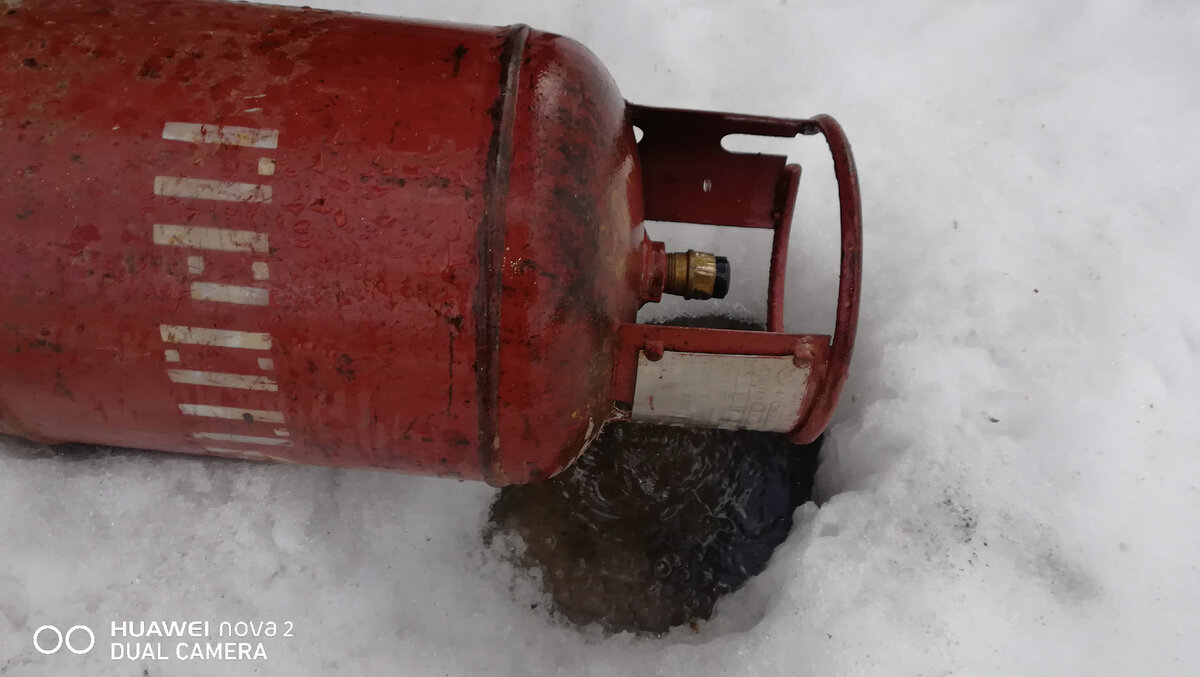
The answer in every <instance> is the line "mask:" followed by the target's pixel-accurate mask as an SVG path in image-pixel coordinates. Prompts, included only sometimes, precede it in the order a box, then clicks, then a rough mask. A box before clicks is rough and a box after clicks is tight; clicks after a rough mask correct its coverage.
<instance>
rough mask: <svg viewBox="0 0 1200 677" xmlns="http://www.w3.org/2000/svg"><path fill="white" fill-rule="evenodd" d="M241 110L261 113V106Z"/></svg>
mask: <svg viewBox="0 0 1200 677" xmlns="http://www.w3.org/2000/svg"><path fill="white" fill-rule="evenodd" d="M242 112H243V113H261V112H262V108H247V109H246V110H244V111H242Z"/></svg>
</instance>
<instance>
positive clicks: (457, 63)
mask: <svg viewBox="0 0 1200 677" xmlns="http://www.w3.org/2000/svg"><path fill="white" fill-rule="evenodd" d="M466 55H467V46H466V45H464V44H461V43H459V45H458V46H457V47H455V48H454V51H453V52H451V53H450V58H451V59H452V60H453V61H454V71H453V75H454V77H458V69H459V68H460V67H461V66H462V60H463V57H464V56H466Z"/></svg>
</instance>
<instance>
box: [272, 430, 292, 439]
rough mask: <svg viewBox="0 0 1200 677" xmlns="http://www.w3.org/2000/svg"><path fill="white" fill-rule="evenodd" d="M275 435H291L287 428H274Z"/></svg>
mask: <svg viewBox="0 0 1200 677" xmlns="http://www.w3.org/2000/svg"><path fill="white" fill-rule="evenodd" d="M275 436H276V437H291V436H292V433H291V432H289V431H288V429H287V428H276V429H275Z"/></svg>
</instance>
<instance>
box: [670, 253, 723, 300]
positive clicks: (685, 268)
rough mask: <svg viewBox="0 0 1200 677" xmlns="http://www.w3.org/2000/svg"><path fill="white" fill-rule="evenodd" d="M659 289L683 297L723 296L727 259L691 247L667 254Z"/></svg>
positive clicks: (708, 297)
mask: <svg viewBox="0 0 1200 677" xmlns="http://www.w3.org/2000/svg"><path fill="white" fill-rule="evenodd" d="M663 291H664V292H666V293H667V294H674V295H676V296H682V297H683V298H685V299H723V298H725V295H726V294H728V293H729V259H727V258H725V257H724V256H716V255H715V254H709V253H707V252H698V251H696V250H694V249H689V250H687V251H686V252H676V253H673V254H667V279H666V285H665V287H664V288H663Z"/></svg>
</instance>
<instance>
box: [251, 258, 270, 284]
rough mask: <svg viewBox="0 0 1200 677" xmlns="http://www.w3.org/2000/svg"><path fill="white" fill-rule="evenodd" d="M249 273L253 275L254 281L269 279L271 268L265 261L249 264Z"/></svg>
mask: <svg viewBox="0 0 1200 677" xmlns="http://www.w3.org/2000/svg"><path fill="white" fill-rule="evenodd" d="M250 272H251V273H253V274H254V279H256V280H269V279H271V268H270V267H269V266H268V265H267V262H266V261H255V262H254V263H251V264H250Z"/></svg>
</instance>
